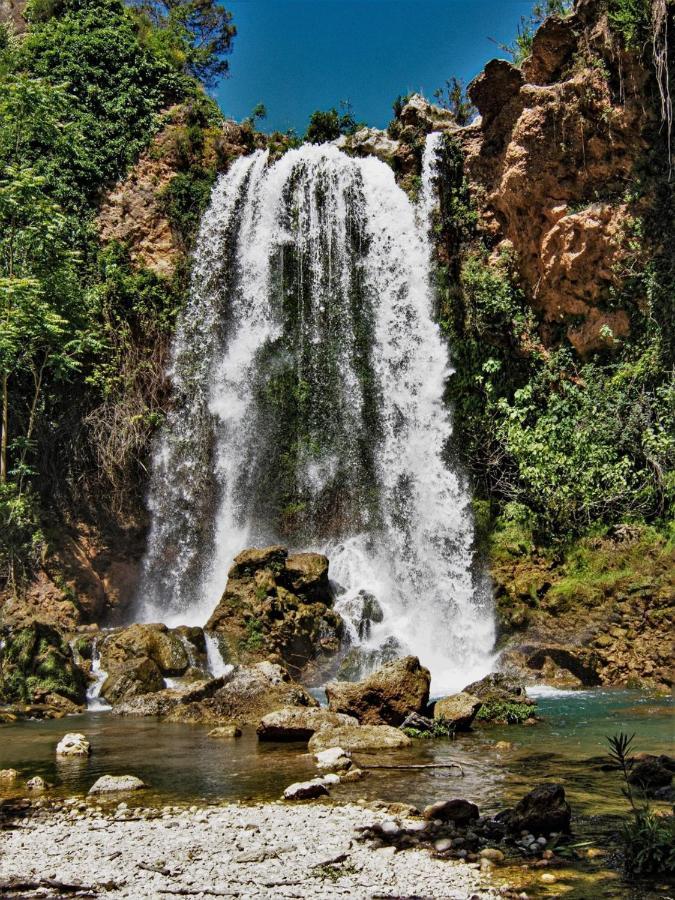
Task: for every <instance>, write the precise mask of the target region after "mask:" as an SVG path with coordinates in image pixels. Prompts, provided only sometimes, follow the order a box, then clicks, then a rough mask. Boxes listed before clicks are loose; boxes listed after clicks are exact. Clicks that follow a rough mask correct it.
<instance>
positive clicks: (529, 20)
mask: <svg viewBox="0 0 675 900" xmlns="http://www.w3.org/2000/svg"><path fill="white" fill-rule="evenodd" d="M571 8H572V0H541V2H536V3H535V4H534V5H533V7H532V11H531V12H530V14H529V16H521V17H520V22H519V23H518V32H517V34H516V38H515V40H514V42H513V43H512V44H500V43H499V42H496V43H497V45H498V46H499V48H500V50H504V51H505V52H506V53H508V54H509V56H511V57H512V58H513V62H514V64H515V65H517V66H519V65H520V64H521V63H522V62H523V61H524V60H525V59H527V57H528V56H529V55H530V52H531V51H532V41H533V40H534V35H535V33H536V31H537V29H538V28H539V26H540V25H541V24H542V22H543V21H544V19H546V18H547V17H548V16H553V15H558V16H564V15H567V14H568V13H569V12H570V10H571Z"/></svg>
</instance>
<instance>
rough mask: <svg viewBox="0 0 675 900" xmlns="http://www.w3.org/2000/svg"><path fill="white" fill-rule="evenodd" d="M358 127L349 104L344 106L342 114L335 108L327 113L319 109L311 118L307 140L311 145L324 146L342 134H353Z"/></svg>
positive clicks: (306, 134)
mask: <svg viewBox="0 0 675 900" xmlns="http://www.w3.org/2000/svg"><path fill="white" fill-rule="evenodd" d="M358 127H359V126H358V123H357V121H356V119H355V118H354V114H353V113H352V111H351V108H350V107H349V104H343V111H342V112H341V113H340V112H338V111H337V109H335V107H333V108H332V109H328V110H325V111H324V110H320V109H317V110H315V111H314V112H313V113H312V115H311V116H310V117H309V125H308V126H307V131H306V132H305V140H306V141H308V142H309V143H310V144H324V143H326V142H327V141H334V140H335V139H336V138H339V137H340V135H341V134H353V133H354V132H355V131H356V130H357V129H358Z"/></svg>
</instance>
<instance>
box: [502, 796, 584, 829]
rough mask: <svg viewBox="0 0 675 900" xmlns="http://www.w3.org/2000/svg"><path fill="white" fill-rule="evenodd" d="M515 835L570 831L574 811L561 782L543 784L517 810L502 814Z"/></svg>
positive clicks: (520, 803)
mask: <svg viewBox="0 0 675 900" xmlns="http://www.w3.org/2000/svg"><path fill="white" fill-rule="evenodd" d="M499 818H500V819H501V820H503V821H504V822H505V824H506V826H507V828H508V830H509V831H510V832H511V833H512V834H520V833H521V832H522V831H527V832H529V833H530V834H533V835H535V836H539V835H547V834H551V833H552V832H558V833H567V832H568V831H569V830H570V820H571V818H572V810H571V809H570V805H569V803H568V802H567V801H566V800H565V789H564V787H563V786H562V785H561V784H540V785H539V786H538V787H536V788H534V790H532V791H530V793H529V794H526V795H525V796H524V797H523V799H522V800H520V801H519V802H518V803H517V804H516V806H515V808H514V809H512V810H508V811H507V812H506V814H502V815H500V817H499Z"/></svg>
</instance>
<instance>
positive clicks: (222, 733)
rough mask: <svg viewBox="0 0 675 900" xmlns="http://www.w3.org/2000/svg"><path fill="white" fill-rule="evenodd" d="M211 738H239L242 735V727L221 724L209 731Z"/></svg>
mask: <svg viewBox="0 0 675 900" xmlns="http://www.w3.org/2000/svg"><path fill="white" fill-rule="evenodd" d="M209 737H210V738H238V737H241V728H240V727H239V726H238V725H219V726H218V727H217V728H213V729H211V731H209Z"/></svg>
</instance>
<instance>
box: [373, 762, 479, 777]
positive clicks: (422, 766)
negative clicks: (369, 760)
mask: <svg viewBox="0 0 675 900" xmlns="http://www.w3.org/2000/svg"><path fill="white" fill-rule="evenodd" d="M359 768H360V769H459V771H460V772H461V773H462V775H463V774H464V769H463V768H462V767H461V766H460V764H459V763H455V762H451V763H410V764H409V765H396V766H395V765H379V764H378V765H373V766H368V765H364V764H362V763H359Z"/></svg>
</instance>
